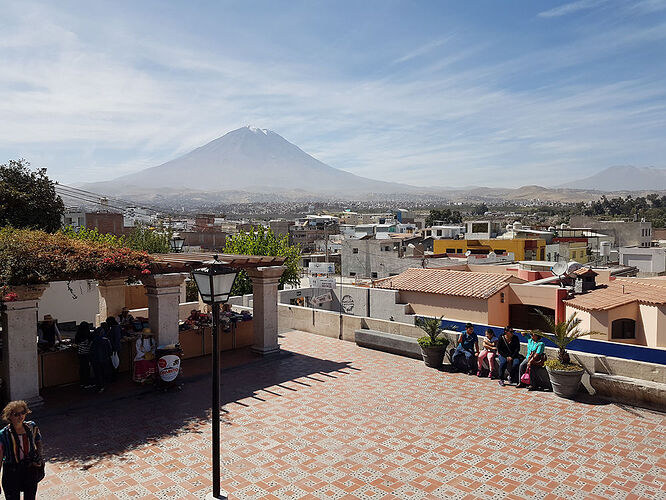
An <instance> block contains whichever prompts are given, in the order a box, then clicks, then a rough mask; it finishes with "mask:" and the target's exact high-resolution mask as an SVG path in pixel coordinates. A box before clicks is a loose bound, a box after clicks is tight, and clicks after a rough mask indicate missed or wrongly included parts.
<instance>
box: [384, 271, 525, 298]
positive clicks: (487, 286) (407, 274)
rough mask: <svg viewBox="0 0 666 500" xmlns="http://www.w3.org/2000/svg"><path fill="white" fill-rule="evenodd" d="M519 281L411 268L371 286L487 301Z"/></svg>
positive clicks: (510, 276)
mask: <svg viewBox="0 0 666 500" xmlns="http://www.w3.org/2000/svg"><path fill="white" fill-rule="evenodd" d="M522 281H523V280H519V279H517V278H515V277H514V276H512V275H509V274H497V273H475V272H469V271H451V270H449V269H419V268H414V269H408V270H407V271H404V272H403V273H401V274H399V275H397V276H392V277H390V278H384V279H382V280H380V281H375V287H376V288H389V289H392V290H403V291H406V292H425V293H438V294H442V295H457V296H460V297H476V298H480V299H487V298H489V297H492V296H493V295H495V294H496V293H497V292H499V291H500V290H501V289H502V288H504V287H505V286H506V285H508V284H509V283H515V282H522Z"/></svg>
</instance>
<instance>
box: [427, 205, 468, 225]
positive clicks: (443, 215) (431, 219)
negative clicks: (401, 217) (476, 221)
mask: <svg viewBox="0 0 666 500" xmlns="http://www.w3.org/2000/svg"><path fill="white" fill-rule="evenodd" d="M437 221H441V222H444V223H445V224H461V223H462V214H461V213H460V212H459V211H458V210H454V211H451V209H449V208H445V209H435V210H431V211H430V213H429V214H428V217H426V220H425V225H426V227H430V226H432V225H433V224H434V223H435V222H437Z"/></svg>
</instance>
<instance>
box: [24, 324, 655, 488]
mask: <svg viewBox="0 0 666 500" xmlns="http://www.w3.org/2000/svg"><path fill="white" fill-rule="evenodd" d="M281 344H282V349H283V352H282V354H280V355H279V356H277V357H275V358H267V359H262V360H256V361H250V362H245V363H244V364H240V365H237V366H233V367H228V368H226V369H225V370H224V371H223V373H222V383H223V392H222V402H223V404H224V406H223V414H222V419H223V424H222V431H221V432H222V434H221V435H222V450H221V453H222V483H223V484H222V487H223V488H224V489H225V490H226V491H227V492H228V493H229V498H230V499H260V498H261V499H273V500H274V499H331V500H333V499H352V500H353V499H400V500H402V499H422V498H461V499H462V498H465V499H472V498H516V499H518V498H549V499H551V498H552V499H557V498H562V499H565V498H566V499H578V498H581V499H583V498H617V499H620V498H622V499H624V498H632V499H633V498H646V499H666V414H664V413H658V412H653V411H648V410H643V409H638V408H633V407H627V406H621V405H617V404H607V403H604V402H601V401H595V400H593V399H590V400H584V401H578V402H576V401H568V400H565V399H560V398H558V397H556V396H555V395H553V394H552V393H543V392H528V391H526V390H522V389H516V388H514V387H509V386H507V387H504V388H500V387H499V386H498V384H497V382H496V381H490V380H488V379H480V378H477V377H470V376H467V375H462V374H457V373H448V372H445V371H438V370H433V369H429V368H426V367H425V366H424V364H423V362H421V361H418V360H414V359H409V358H404V357H400V356H395V355H392V354H387V353H383V352H378V351H372V350H368V349H363V348H360V347H358V346H356V345H355V344H353V343H350V342H343V341H339V340H335V339H329V338H326V337H321V336H317V335H312V334H308V333H303V332H298V331H290V332H285V333H284V334H283V335H282V338H281ZM209 362H210V360H209V359H207V358H202V359H200V360H199V361H198V363H209ZM190 373H192V371H190ZM186 375H187V374H186ZM87 401H88V403H87V404H82V405H73V406H72V407H71V408H75V409H68V410H63V409H62V406H60V407H58V405H57V404H52V403H49V402H48V401H47V404H46V405H45V407H44V408H42V409H40V410H38V411H36V412H35V415H34V416H35V420H37V422H38V423H39V425H40V427H41V429H42V433H43V436H44V442H45V450H46V455H47V460H48V464H47V469H46V471H47V476H46V479H44V481H42V482H41V483H40V489H39V492H38V497H39V498H54V499H56V498H57V499H67V498H72V499H77V498H86V499H88V498H121V499H126V498H135V499H136V498H141V499H149V498H204V497H205V495H206V494H207V493H208V492H209V491H210V490H211V483H210V480H211V478H210V476H211V465H210V464H211V458H210V455H211V449H210V442H211V427H210V419H209V417H210V377H209V376H207V375H203V374H200V375H199V376H196V377H192V376H191V377H189V378H188V381H187V383H186V385H185V387H184V389H183V390H182V391H180V392H170V393H166V394H164V393H160V392H156V391H150V392H145V391H144V392H142V393H137V394H135V395H133V396H126V397H112V396H111V395H107V394H105V395H103V397H100V398H99V399H98V400H94V401H93V400H90V399H89V400H87Z"/></svg>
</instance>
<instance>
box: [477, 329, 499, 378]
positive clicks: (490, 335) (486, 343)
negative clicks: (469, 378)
mask: <svg viewBox="0 0 666 500" xmlns="http://www.w3.org/2000/svg"><path fill="white" fill-rule="evenodd" d="M496 354H497V336H496V335H495V331H494V330H493V329H492V328H486V336H485V337H483V350H482V351H481V352H480V353H479V361H478V363H479V369H478V371H477V372H476V376H477V377H480V376H481V375H482V373H483V360H484V359H487V360H488V378H493V371H494V362H495V355H496Z"/></svg>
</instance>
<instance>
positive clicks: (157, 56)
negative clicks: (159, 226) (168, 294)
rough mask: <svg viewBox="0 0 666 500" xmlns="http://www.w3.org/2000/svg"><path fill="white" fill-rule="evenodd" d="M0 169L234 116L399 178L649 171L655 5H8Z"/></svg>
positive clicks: (86, 178) (159, 149)
mask: <svg viewBox="0 0 666 500" xmlns="http://www.w3.org/2000/svg"><path fill="white" fill-rule="evenodd" d="M2 10H3V16H2V20H0V26H1V27H2V30H3V33H4V36H3V38H2V40H0V58H1V59H2V60H3V61H4V64H5V69H6V71H5V72H3V74H2V75H0V96H2V97H3V98H2V99H0V102H2V104H0V109H1V110H2V111H3V114H4V115H5V116H6V117H8V119H5V120H2V122H1V124H0V137H2V138H3V139H2V141H0V155H1V156H0V162H2V163H4V162H6V161H7V160H9V159H10V158H17V157H25V158H26V159H28V160H29V161H30V162H31V163H32V165H33V166H34V167H46V168H48V171H49V175H50V176H51V177H52V178H54V179H56V180H59V181H61V182H64V183H77V182H91V181H101V180H108V179H112V178H114V177H117V176H118V175H122V174H128V173H132V172H136V171H139V170H141V169H144V168H148V167H153V166H157V165H159V164H161V163H164V162H166V161H169V160H172V159H174V158H176V157H177V156H180V155H182V154H185V153H187V152H189V151H190V150H192V149H194V148H196V147H198V146H201V145H202V144H205V143H206V142H208V141H210V140H213V139H215V138H217V137H220V136H222V135H224V134H225V133H226V132H229V131H230V130H233V129H236V128H238V127H240V126H243V125H255V126H258V127H261V128H268V129H271V130H274V131H275V132H277V133H278V134H280V135H282V136H283V137H285V138H286V139H287V140H289V141H291V142H293V143H294V144H297V145H298V146H299V147H301V148H302V149H303V150H304V151H306V152H307V153H309V154H311V155H313V156H315V157H316V158H317V159H319V160H321V161H323V162H324V163H326V164H328V165H330V166H332V167H335V168H339V169H342V170H346V171H348V172H351V173H354V174H356V175H361V176H364V177H369V178H374V179H382V180H387V181H394V182H404V183H407V184H412V185H420V186H425V185H436V186H451V187H454V186H465V185H472V184H476V185H489V186H505V187H509V186H512V187H515V186H519V185H526V184H540V185H546V186H549V185H550V186H552V185H558V184H562V183H564V182H566V181H567V180H569V179H571V178H572V176H575V177H573V178H581V177H586V176H589V175H592V174H595V173H597V172H598V171H600V170H602V169H604V168H606V167H609V166H612V165H622V164H631V165H635V166H639V167H645V166H655V167H662V168H663V167H664V165H663V157H664V153H666V145H665V144H664V142H665V141H664V140H663V132H662V130H664V129H666V118H665V116H666V114H665V113H664V111H665V108H666V88H665V87H664V84H663V79H664V76H665V73H666V71H665V70H666V63H665V61H664V58H663V53H664V49H666V2H664V1H660V0H645V1H639V2H633V3H631V4H626V3H623V2H616V1H603V0H581V1H576V2H547V3H546V2H543V3H539V4H534V3H529V4H528V3H518V2H509V3H502V4H499V3H495V2H477V3H474V4H470V5H462V4H460V5H457V4H447V5H440V4H439V3H434V2H433V3H427V4H425V3H424V4H418V5H413V4H410V3H404V2H391V3H383V2H382V3H372V2H368V3H364V4H362V5H356V4H354V3H349V2H336V3H324V2H289V3H287V2H256V3H252V4H245V3H241V2H225V3H213V2H201V3H198V4H196V5H190V4H170V5H168V8H164V6H163V5H162V4H160V3H158V2H143V3H141V4H139V5H133V4H132V3H129V2H113V3H111V2H108V3H106V2H102V3H95V4H94V5H82V4H78V3H76V2H61V3H59V4H58V5H57V6H56V5H49V4H43V3H34V2H27V3H26V2H21V3H18V2H16V3H12V2H9V3H5V4H3V8H2Z"/></svg>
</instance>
